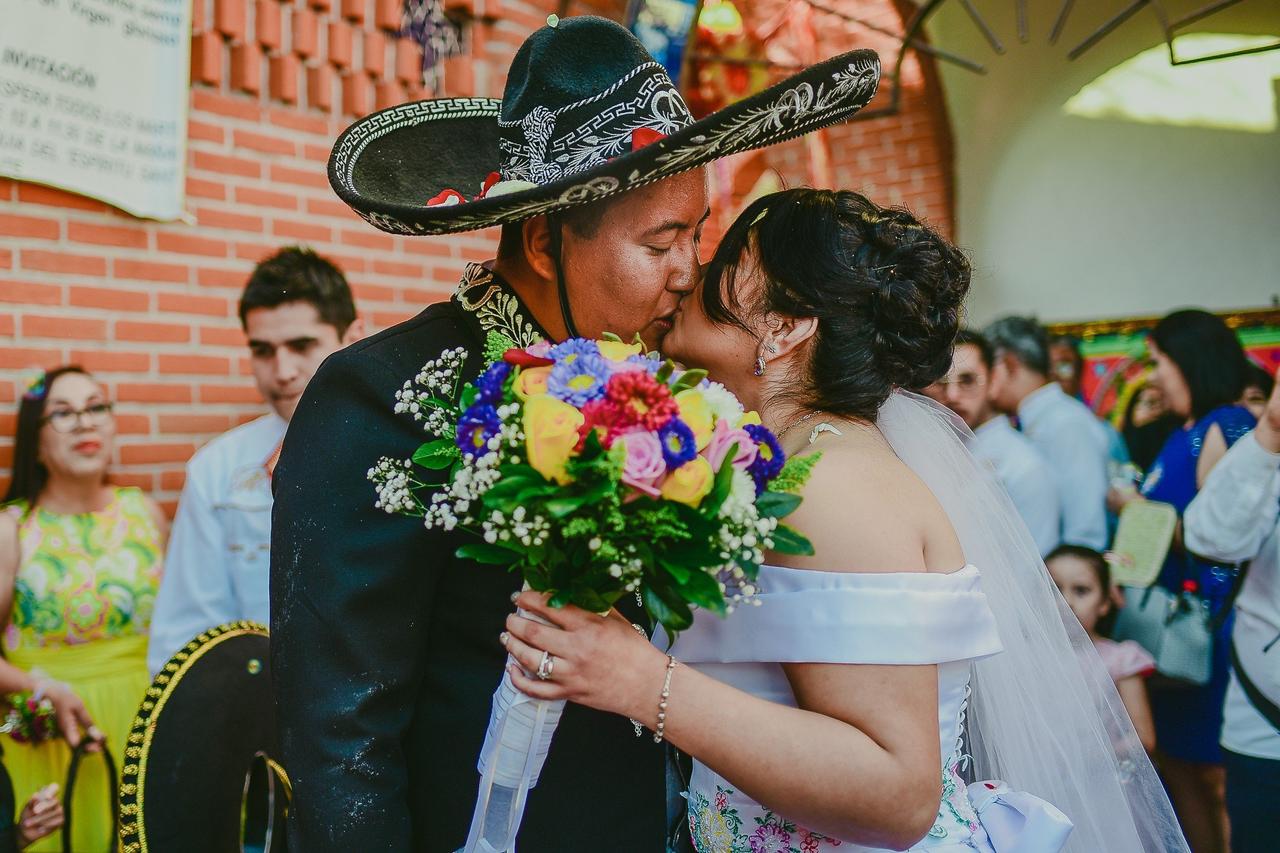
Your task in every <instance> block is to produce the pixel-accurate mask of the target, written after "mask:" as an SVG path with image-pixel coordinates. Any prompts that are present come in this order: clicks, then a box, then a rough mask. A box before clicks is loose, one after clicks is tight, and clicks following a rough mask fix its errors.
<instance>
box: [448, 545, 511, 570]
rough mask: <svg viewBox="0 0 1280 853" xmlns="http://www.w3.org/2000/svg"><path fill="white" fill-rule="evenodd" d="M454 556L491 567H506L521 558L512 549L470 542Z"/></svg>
mask: <svg viewBox="0 0 1280 853" xmlns="http://www.w3.org/2000/svg"><path fill="white" fill-rule="evenodd" d="M454 554H455V556H457V558H458V559H460V560H474V561H475V562H477V563H484V564H486V565H490V566H505V565H507V564H508V563H512V562H514V561H516V560H518V559H519V558H520V555H519V554H518V553H517V552H515V551H512V550H511V549H510V548H504V547H502V546H501V545H490V544H489V543H488V542H468V543H467V544H466V545H463V546H461V547H459V548H458V550H457V551H455V552H454Z"/></svg>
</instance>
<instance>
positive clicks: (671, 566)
mask: <svg viewBox="0 0 1280 853" xmlns="http://www.w3.org/2000/svg"><path fill="white" fill-rule="evenodd" d="M658 565H660V566H662V568H664V569H666V571H667V574H669V575H671V578H672V579H673V580H674V581H675V582H676V583H678V584H681V585H684V584H686V583H688V582H689V575H691V574H693V572H695V571H697V569H689V568H686V567H684V566H682V565H680V564H679V563H677V562H676V561H675V560H668V559H667V558H666V557H659V558H658Z"/></svg>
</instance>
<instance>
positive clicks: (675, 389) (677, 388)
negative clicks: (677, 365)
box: [671, 369, 707, 394]
mask: <svg viewBox="0 0 1280 853" xmlns="http://www.w3.org/2000/svg"><path fill="white" fill-rule="evenodd" d="M706 378H707V371H705V370H697V369H695V370H686V371H685V372H684V373H682V374H680V378H679V379H677V380H676V381H675V383H674V384H673V385H672V386H671V393H672V394H679V393H680V392H681V391H687V390H689V389H690V388H695V387H697V385H698V383H699V382H701V381H702V380H704V379H706Z"/></svg>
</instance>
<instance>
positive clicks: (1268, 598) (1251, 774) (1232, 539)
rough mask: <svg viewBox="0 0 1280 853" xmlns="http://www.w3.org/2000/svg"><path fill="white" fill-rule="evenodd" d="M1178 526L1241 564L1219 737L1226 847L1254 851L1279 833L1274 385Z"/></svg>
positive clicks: (1238, 852)
mask: <svg viewBox="0 0 1280 853" xmlns="http://www.w3.org/2000/svg"><path fill="white" fill-rule="evenodd" d="M1185 527H1186V540H1187V546H1188V547H1190V548H1192V549H1193V550H1195V552H1196V553H1199V554H1205V555H1208V556H1211V557H1214V558H1215V559H1219V560H1238V561H1244V560H1249V561H1251V562H1250V563H1249V572H1248V576H1247V577H1246V578H1245V580H1244V581H1243V582H1242V583H1241V587H1240V594H1239V595H1238V596H1236V600H1235V627H1234V628H1233V630H1232V634H1231V646H1232V649H1231V650H1232V672H1231V683H1230V685H1229V686H1228V687H1227V699H1226V705H1225V707H1224V708H1223V723H1222V741H1221V743H1222V750H1223V763H1224V765H1225V766H1226V776H1227V817H1228V818H1230V821H1231V849H1232V851H1234V853H1262V851H1269V850H1273V849H1274V848H1275V840H1276V838H1277V837H1280V810H1278V809H1276V803H1277V802H1280V385H1277V386H1276V387H1275V388H1274V389H1273V390H1272V392H1271V399H1270V400H1269V401H1268V402H1267V405H1266V407H1265V408H1264V409H1263V412H1262V415H1261V419H1260V420H1259V421H1258V427H1257V429H1255V430H1254V431H1253V432H1252V433H1251V434H1250V435H1247V436H1245V437H1244V438H1242V439H1241V440H1240V441H1239V442H1237V444H1236V446H1235V447H1233V448H1231V451H1230V452H1229V453H1227V455H1226V456H1225V457H1223V459H1222V462H1221V464H1219V465H1218V466H1217V467H1216V468H1214V471H1213V474H1211V475H1210V476H1209V478H1208V479H1207V480H1206V481H1205V484H1204V488H1203V489H1201V490H1200V494H1199V495H1197V496H1196V499H1195V500H1194V501H1192V502H1191V506H1189V507H1187V512H1186V516H1185Z"/></svg>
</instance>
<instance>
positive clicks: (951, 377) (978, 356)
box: [933, 329, 1062, 556]
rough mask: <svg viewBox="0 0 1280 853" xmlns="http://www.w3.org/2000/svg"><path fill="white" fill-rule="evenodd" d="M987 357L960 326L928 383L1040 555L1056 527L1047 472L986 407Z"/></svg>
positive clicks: (1026, 443) (1058, 517)
mask: <svg viewBox="0 0 1280 853" xmlns="http://www.w3.org/2000/svg"><path fill="white" fill-rule="evenodd" d="M992 361H993V358H992V353H991V345H990V344H988V343H987V339H986V338H984V337H982V335H980V334H978V333H977V332H972V331H969V330H967V329H962V330H961V331H960V333H959V335H958V336H957V337H956V346H955V352H954V353H953V355H952V357H951V369H950V370H949V371H948V372H947V375H946V377H945V378H944V379H943V380H942V381H941V382H939V383H935V386H933V387H940V388H941V389H942V397H943V399H942V400H941V402H942V403H943V404H944V405H946V406H947V407H948V408H950V409H951V410H952V411H953V412H955V413H956V414H957V415H959V416H960V417H961V418H962V419H963V420H964V422H965V423H966V424H967V425H968V427H969V429H971V430H973V442H972V443H971V444H970V446H969V449H970V450H972V451H973V455H974V456H976V457H978V458H979V459H981V460H983V461H984V462H986V463H988V464H989V465H991V467H992V468H994V469H995V472H996V476H997V477H998V478H999V479H1000V482H1001V483H1002V484H1003V485H1004V487H1005V490H1006V491H1008V492H1009V497H1010V498H1012V499H1013V505H1014V506H1015V507H1016V508H1017V510H1018V514H1019V515H1021V516H1022V520H1023V521H1025V522H1026V523H1027V529H1028V530H1030V531H1031V536H1032V538H1033V539H1035V540H1036V547H1037V548H1038V549H1039V550H1040V555H1041V556H1044V555H1045V554H1048V553H1049V552H1050V551H1052V550H1053V549H1054V548H1055V547H1057V545H1058V542H1059V541H1060V540H1059V538H1058V537H1059V535H1060V531H1061V527H1062V514H1061V511H1060V510H1059V506H1058V492H1057V489H1056V488H1055V486H1054V479H1053V471H1052V470H1051V469H1050V468H1049V463H1048V462H1046V461H1045V459H1044V457H1043V456H1042V455H1041V454H1040V451H1038V450H1036V448H1035V446H1034V445H1032V444H1031V442H1030V440H1028V439H1027V437H1026V436H1025V435H1023V434H1022V433H1020V432H1018V431H1017V430H1016V429H1014V428H1013V425H1012V424H1010V423H1009V418H1008V417H1007V416H1005V415H1002V414H999V413H998V412H996V411H995V409H994V408H992V405H991V398H990V396H989V395H988V389H989V387H990V380H991V367H992ZM935 399H936V398H935Z"/></svg>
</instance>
